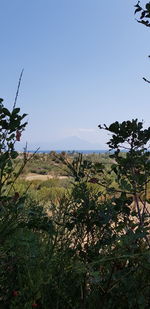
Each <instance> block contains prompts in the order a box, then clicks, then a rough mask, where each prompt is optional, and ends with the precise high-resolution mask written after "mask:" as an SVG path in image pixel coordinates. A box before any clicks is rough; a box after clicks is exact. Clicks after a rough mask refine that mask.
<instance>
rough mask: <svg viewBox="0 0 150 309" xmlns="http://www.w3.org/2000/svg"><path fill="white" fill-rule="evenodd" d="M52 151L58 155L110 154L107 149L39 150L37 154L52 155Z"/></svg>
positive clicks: (32, 151)
mask: <svg viewBox="0 0 150 309" xmlns="http://www.w3.org/2000/svg"><path fill="white" fill-rule="evenodd" d="M51 151H55V152H56V153H61V152H62V151H65V152H66V153H68V154H73V153H83V154H93V153H96V154H99V153H109V152H110V151H109V150H108V149H107V150H106V149H105V150H104V149H101V150H97V149H96V150H82V149H79V150H64V149H61V150H60V149H59V150H38V151H37V152H36V153H50V152H51ZM28 152H31V153H34V152H35V150H28Z"/></svg>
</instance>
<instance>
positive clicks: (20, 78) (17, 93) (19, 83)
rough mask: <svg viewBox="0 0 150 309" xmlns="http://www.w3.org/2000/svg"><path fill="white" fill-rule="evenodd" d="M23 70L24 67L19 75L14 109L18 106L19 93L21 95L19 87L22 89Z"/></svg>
mask: <svg viewBox="0 0 150 309" xmlns="http://www.w3.org/2000/svg"><path fill="white" fill-rule="evenodd" d="M23 71H24V69H22V71H21V74H20V77H19V81H18V87H17V91H16V96H15V101H14V105H13V110H14V108H15V107H16V103H17V99H18V95H19V89H20V85H21V80H22V75H23Z"/></svg>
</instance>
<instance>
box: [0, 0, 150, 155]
mask: <svg viewBox="0 0 150 309" xmlns="http://www.w3.org/2000/svg"><path fill="white" fill-rule="evenodd" d="M143 3H144V1H143ZM135 4H136V1H134V0H113V1H110V0H109V1H101V0H13V1H10V0H0V69H1V74H0V97H2V98H3V99H4V103H5V105H6V107H8V108H12V106H13V101H14V97H15V93H16V89H17V83H18V78H19V75H20V72H21V70H22V69H24V73H23V78H22V83H21V87H20V93H19V97H18V101H17V106H19V107H20V108H21V112H22V113H23V112H26V113H27V114H28V116H27V120H28V127H27V129H26V131H25V132H24V133H23V137H22V142H23V143H25V142H26V141H27V142H28V144H29V147H30V144H32V145H35V147H37V146H41V145H42V143H45V144H46V143H51V142H54V141H57V140H61V139H64V138H67V137H70V136H77V137H79V138H81V139H83V140H85V141H88V142H90V143H93V144H94V143H98V144H99V145H100V147H101V148H102V149H103V148H105V143H106V140H108V138H109V137H108V136H106V134H105V132H103V131H100V130H99V129H98V125H99V124H103V123H106V124H107V125H109V124H111V123H112V122H114V121H116V120H117V121H123V120H128V119H133V118H138V119H139V120H140V121H141V120H144V124H145V126H148V125H149V110H150V107H149V106H150V105H149V97H150V86H149V84H148V83H145V82H144V81H143V80H142V77H143V76H144V77H146V78H149V77H150V63H149V58H148V55H149V54H150V41H149V33H148V31H149V28H146V27H144V26H143V25H141V24H139V23H137V22H136V20H135V18H136V17H135V16H134V5H135ZM64 147H65V145H64Z"/></svg>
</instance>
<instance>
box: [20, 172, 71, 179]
mask: <svg viewBox="0 0 150 309" xmlns="http://www.w3.org/2000/svg"><path fill="white" fill-rule="evenodd" d="M53 178H57V179H66V178H68V177H67V176H57V177H56V176H52V175H40V174H32V173H30V174H28V175H27V176H26V177H25V180H29V181H32V180H43V181H45V180H48V179H53Z"/></svg>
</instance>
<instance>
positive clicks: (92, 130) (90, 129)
mask: <svg viewBox="0 0 150 309" xmlns="http://www.w3.org/2000/svg"><path fill="white" fill-rule="evenodd" d="M78 131H79V132H95V131H96V129H93V128H79V129H78Z"/></svg>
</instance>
